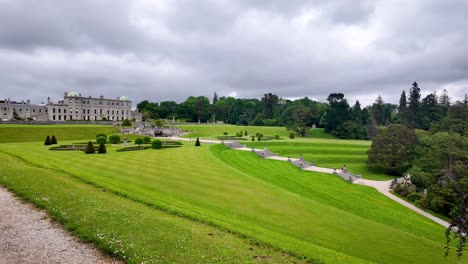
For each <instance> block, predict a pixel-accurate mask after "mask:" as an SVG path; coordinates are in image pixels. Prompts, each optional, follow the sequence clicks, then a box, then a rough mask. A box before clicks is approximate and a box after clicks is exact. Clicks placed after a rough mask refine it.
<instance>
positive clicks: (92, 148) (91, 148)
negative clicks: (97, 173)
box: [85, 141, 96, 154]
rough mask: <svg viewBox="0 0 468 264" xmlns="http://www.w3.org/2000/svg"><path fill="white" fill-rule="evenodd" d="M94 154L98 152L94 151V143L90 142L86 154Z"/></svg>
mask: <svg viewBox="0 0 468 264" xmlns="http://www.w3.org/2000/svg"><path fill="white" fill-rule="evenodd" d="M94 152H96V150H95V149H94V145H93V142H91V141H89V142H88V145H87V146H86V149H85V153H86V154H93V153H94Z"/></svg>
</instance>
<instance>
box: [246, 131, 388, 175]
mask: <svg viewBox="0 0 468 264" xmlns="http://www.w3.org/2000/svg"><path fill="white" fill-rule="evenodd" d="M246 144H247V146H249V147H256V148H263V147H265V146H268V149H269V150H271V151H273V152H277V153H279V155H281V156H285V157H287V156H290V157H294V158H298V157H299V156H300V154H302V155H303V157H304V159H306V160H307V161H312V160H313V161H315V163H316V164H317V166H320V167H327V168H337V169H339V168H341V167H342V166H343V165H346V166H347V168H348V169H349V171H351V172H353V173H355V174H357V173H361V174H362V175H363V177H364V178H366V179H371V180H391V179H393V178H394V177H392V176H389V175H385V174H383V173H379V172H375V171H371V170H369V169H368V168H367V166H366V161H367V150H368V149H369V147H370V142H368V141H357V140H340V139H335V140H332V139H327V140H325V139H323V140H320V139H299V140H294V141H264V142H258V141H256V142H252V141H249V142H246Z"/></svg>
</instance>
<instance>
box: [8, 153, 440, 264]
mask: <svg viewBox="0 0 468 264" xmlns="http://www.w3.org/2000/svg"><path fill="white" fill-rule="evenodd" d="M19 148H21V149H22V150H21V151H19V150H18V149H19ZM0 149H1V150H3V151H7V152H10V153H14V154H17V155H21V156H23V157H24V158H25V159H27V160H28V161H30V162H33V163H37V164H42V165H44V166H47V167H52V168H57V169H60V170H66V171H68V172H70V173H73V174H75V175H77V176H78V177H80V178H82V179H83V180H86V181H91V182H93V183H95V184H98V185H100V186H105V187H106V188H109V189H111V190H114V191H116V192H119V193H121V194H124V195H127V196H128V197H130V198H132V199H135V200H138V201H141V202H144V203H148V204H152V205H154V206H156V207H159V208H163V209H164V210H169V211H172V212H176V213H180V214H183V215H185V216H188V217H192V218H196V219H200V220H202V221H205V222H209V223H212V224H214V225H218V226H222V227H224V228H227V229H229V230H232V231H234V232H237V233H240V234H243V235H246V236H250V237H254V238H256V239H259V240H262V241H264V242H266V243H269V244H272V245H274V246H276V247H278V248H284V249H286V250H288V251H291V252H295V253H296V254H302V255H305V256H307V257H309V258H311V259H317V258H318V259H320V260H324V261H326V262H330V263H336V262H347V263H358V262H362V260H363V259H365V260H369V261H373V262H379V263H395V262H401V263H429V262H431V263H438V262H442V261H443V257H442V255H443V254H442V250H443V244H442V243H441V242H443V228H442V227H440V226H438V225H436V224H434V223H433V222H431V221H429V220H427V219H425V218H423V217H422V216H419V215H417V214H416V213H414V212H412V211H410V210H409V209H406V208H404V207H402V206H400V205H398V204H396V203H394V202H393V201H391V200H389V199H387V198H385V197H383V196H381V195H380V194H378V193H377V192H376V191H375V190H373V189H369V188H366V187H363V186H355V185H349V184H347V183H346V182H344V181H342V180H340V179H338V178H336V177H330V175H324V174H316V173H310V172H304V171H300V170H297V168H295V167H293V166H292V165H290V164H287V163H283V162H277V161H271V160H259V159H258V158H257V157H255V156H254V154H252V153H248V152H238V151H230V150H226V149H224V148H223V147H222V146H213V147H212V151H210V150H209V149H208V146H202V147H201V148H195V147H191V146H185V147H184V148H180V149H166V150H163V151H153V150H148V151H140V152H130V153H116V152H113V149H112V147H111V148H109V150H110V153H109V154H107V155H101V156H99V155H96V156H92V155H84V154H83V153H80V152H72V153H70V152H67V153H63V152H51V151H48V150H47V149H46V148H45V147H43V146H40V145H39V144H6V145H3V146H1V147H0ZM114 150H115V149H114ZM46 157H47V158H46ZM219 159H221V160H222V161H224V163H223V162H219ZM143 164H144V165H143ZM402 220H403V221H402Z"/></svg>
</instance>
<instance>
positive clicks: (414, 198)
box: [406, 192, 423, 202]
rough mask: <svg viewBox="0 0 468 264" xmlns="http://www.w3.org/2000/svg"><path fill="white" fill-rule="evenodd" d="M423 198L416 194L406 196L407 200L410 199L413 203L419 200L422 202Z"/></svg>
mask: <svg viewBox="0 0 468 264" xmlns="http://www.w3.org/2000/svg"><path fill="white" fill-rule="evenodd" d="M422 198H423V196H422V195H421V194H419V193H416V192H413V193H410V194H408V196H406V199H408V200H409V201H411V202H416V201H417V200H421V199H422Z"/></svg>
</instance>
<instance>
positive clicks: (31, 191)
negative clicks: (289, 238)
mask: <svg viewBox="0 0 468 264" xmlns="http://www.w3.org/2000/svg"><path fill="white" fill-rule="evenodd" d="M0 159H1V160H2V161H3V162H5V163H2V166H1V167H0V185H6V186H8V188H10V189H12V190H13V191H15V192H16V193H17V194H18V195H20V196H21V197H23V198H25V199H27V200H30V201H32V202H33V203H34V204H36V205H37V206H39V207H41V208H45V209H46V210H47V211H48V212H49V214H50V215H51V216H52V217H53V218H54V219H55V220H58V221H60V222H62V223H63V224H65V226H66V227H67V229H69V230H70V231H72V232H73V233H74V234H76V235H78V236H79V237H81V238H82V239H83V240H85V241H90V242H94V243H96V244H97V245H98V247H100V248H101V249H103V250H105V251H107V252H109V253H111V254H112V255H114V256H117V257H119V258H121V259H124V260H126V261H129V262H130V263H143V262H145V263H155V262H164V263H167V262H178V263H189V262H190V263H196V262H198V263H200V262H242V263H245V262H257V261H258V262H262V261H261V260H262V259H263V258H265V257H266V256H268V258H269V260H271V261H272V262H275V263H280V262H285V263H286V262H296V263H297V262H300V261H299V260H298V259H296V258H294V257H291V256H288V255H285V254H283V253H281V252H278V251H274V250H272V249H270V248H266V247H264V246H258V245H255V244H253V243H249V241H248V240H245V239H242V238H239V237H238V236H235V235H233V234H229V233H227V232H225V231H222V230H219V229H217V228H214V227H212V226H208V225H205V224H201V223H197V222H193V221H190V220H187V219H184V218H182V217H177V216H174V215H171V214H167V213H164V212H161V211H160V210H155V209H153V208H151V207H148V206H146V205H143V204H141V203H137V202H134V201H131V200H129V199H125V198H123V197H120V196H117V195H115V194H113V193H110V192H106V191H105V190H103V189H100V188H96V187H93V186H91V185H88V184H85V183H83V182H81V181H78V180H76V179H74V178H73V177H71V176H70V175H69V174H67V173H63V172H59V171H57V170H52V169H46V168H40V167H37V166H33V165H31V164H28V163H26V162H24V161H23V160H21V159H18V158H15V157H13V156H10V155H6V154H4V153H0ZM256 256H257V257H256Z"/></svg>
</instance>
